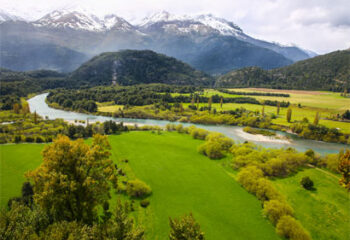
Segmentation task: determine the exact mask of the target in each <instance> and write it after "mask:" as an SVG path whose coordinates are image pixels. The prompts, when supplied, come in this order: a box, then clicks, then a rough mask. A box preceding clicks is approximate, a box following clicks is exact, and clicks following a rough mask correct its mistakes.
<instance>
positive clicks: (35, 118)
mask: <svg viewBox="0 0 350 240" xmlns="http://www.w3.org/2000/svg"><path fill="white" fill-rule="evenodd" d="M33 118H34V120H33V121H34V124H37V123H38V115H37V114H36V111H34V116H33Z"/></svg>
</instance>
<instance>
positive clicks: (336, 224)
mask: <svg viewBox="0 0 350 240" xmlns="http://www.w3.org/2000/svg"><path fill="white" fill-rule="evenodd" d="M304 176H309V177H310V178H311V180H313V181H314V184H315V185H314V186H315V188H316V190H315V191H307V190H305V189H304V188H302V187H301V185H300V181H301V179H302V178H303V177H304ZM338 180H339V176H336V175H333V174H331V173H328V174H327V173H326V172H323V171H322V170H320V169H307V170H304V171H302V172H299V173H298V174H296V175H295V176H292V177H289V178H285V179H279V180H276V181H274V184H275V186H276V187H277V189H278V190H279V191H280V192H281V193H282V194H283V195H284V196H285V197H286V199H287V201H288V202H289V203H290V204H291V206H292V207H293V208H294V210H295V215H296V217H297V218H298V220H300V222H301V223H302V225H303V226H304V227H305V228H306V229H307V230H308V231H309V232H310V233H311V235H312V238H313V239H317V240H323V239H324V240H329V239H339V240H343V239H350V226H349V224H350V195H349V193H347V192H346V190H345V189H344V188H342V187H341V186H340V185H339V183H338Z"/></svg>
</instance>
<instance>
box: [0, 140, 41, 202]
mask: <svg viewBox="0 0 350 240" xmlns="http://www.w3.org/2000/svg"><path fill="white" fill-rule="evenodd" d="M44 146H45V145H44V144H13V145H0V208H3V207H5V206H6V204H7V201H8V199H9V198H11V197H17V196H20V195H21V186H22V183H23V182H24V181H25V177H24V174H25V173H26V172H27V171H29V170H33V169H35V168H36V167H38V166H39V165H40V163H41V161H42V158H41V151H42V149H43V148H44Z"/></svg>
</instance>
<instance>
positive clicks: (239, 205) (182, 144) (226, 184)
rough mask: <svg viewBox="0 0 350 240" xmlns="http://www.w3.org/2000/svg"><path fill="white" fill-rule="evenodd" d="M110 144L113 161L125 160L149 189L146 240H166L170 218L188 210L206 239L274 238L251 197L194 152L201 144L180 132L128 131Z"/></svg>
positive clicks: (272, 232) (215, 164)
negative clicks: (151, 191)
mask: <svg viewBox="0 0 350 240" xmlns="http://www.w3.org/2000/svg"><path fill="white" fill-rule="evenodd" d="M110 142H111V144H112V146H116V148H114V149H113V156H114V157H115V158H117V159H119V160H120V159H128V160H129V163H128V165H129V166H130V168H129V169H132V172H133V174H135V176H137V177H138V178H140V179H141V180H143V181H145V182H146V183H148V184H149V185H150V186H151V187H152V190H153V194H152V196H151V197H150V202H151V204H150V206H149V209H148V208H147V209H146V211H150V214H146V215H147V217H146V218H145V219H144V221H143V222H144V223H148V224H147V225H146V226H147V229H148V235H147V237H148V239H166V238H167V234H168V232H169V227H168V217H169V216H171V217H177V216H180V215H183V214H185V213H189V212H190V211H192V212H193V214H194V216H195V218H196V219H197V220H198V221H199V223H200V224H201V226H202V228H203V231H204V232H205V233H206V237H207V239H232V238H233V237H234V239H278V237H277V236H276V234H275V232H274V228H273V226H272V225H271V224H270V223H269V222H267V221H266V220H265V219H264V218H263V217H262V215H261V206H260V203H259V202H258V201H257V200H256V199H255V197H254V196H252V195H250V194H248V193H247V192H246V191H245V190H244V189H243V188H242V187H240V186H239V185H238V183H237V182H235V180H234V179H232V177H230V176H229V175H228V174H227V173H226V171H225V170H224V168H223V167H222V166H221V165H220V163H219V162H216V161H211V160H209V159H208V158H206V157H204V156H202V155H200V154H199V153H198V152H197V147H198V145H199V144H201V143H202V141H199V140H193V139H192V138H191V137H190V136H188V135H180V134H178V133H167V132H166V133H163V134H161V135H157V134H152V133H149V132H132V133H127V134H122V135H119V136H112V137H110ZM122 168H125V167H123V166H122ZM252 227H253V228H254V230H252Z"/></svg>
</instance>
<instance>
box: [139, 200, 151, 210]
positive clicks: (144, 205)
mask: <svg viewBox="0 0 350 240" xmlns="http://www.w3.org/2000/svg"><path fill="white" fill-rule="evenodd" d="M149 203H150V202H149V200H148V199H143V200H141V202H140V206H141V207H143V208H146V207H148V205H149Z"/></svg>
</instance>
